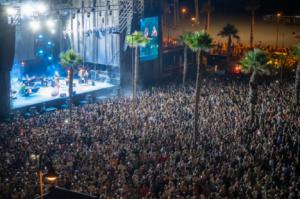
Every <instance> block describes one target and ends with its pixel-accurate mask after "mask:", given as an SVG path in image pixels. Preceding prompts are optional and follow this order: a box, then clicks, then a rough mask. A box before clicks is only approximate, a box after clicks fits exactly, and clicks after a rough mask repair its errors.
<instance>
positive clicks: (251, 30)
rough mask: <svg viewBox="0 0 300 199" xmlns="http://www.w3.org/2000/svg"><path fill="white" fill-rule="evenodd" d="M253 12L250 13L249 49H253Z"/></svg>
mask: <svg viewBox="0 0 300 199" xmlns="http://www.w3.org/2000/svg"><path fill="white" fill-rule="evenodd" d="M254 23H255V10H252V11H251V29H250V48H251V49H253V41H254Z"/></svg>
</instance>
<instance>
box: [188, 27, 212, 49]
mask: <svg viewBox="0 0 300 199" xmlns="http://www.w3.org/2000/svg"><path fill="white" fill-rule="evenodd" d="M186 44H187V45H188V47H189V48H190V49H191V50H192V51H194V52H196V51H199V50H201V51H209V50H210V48H211V47H212V38H211V36H210V35H209V34H208V33H206V32H205V31H199V32H195V33H193V34H190V35H188V37H187V40H186Z"/></svg>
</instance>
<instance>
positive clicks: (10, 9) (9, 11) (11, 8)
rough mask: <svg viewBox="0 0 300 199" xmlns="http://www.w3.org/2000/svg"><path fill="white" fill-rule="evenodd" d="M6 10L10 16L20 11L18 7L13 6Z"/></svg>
mask: <svg viewBox="0 0 300 199" xmlns="http://www.w3.org/2000/svg"><path fill="white" fill-rule="evenodd" d="M6 12H7V14H8V15H10V16H14V15H16V14H17V13H18V11H17V9H15V8H13V7H9V8H7V9H6Z"/></svg>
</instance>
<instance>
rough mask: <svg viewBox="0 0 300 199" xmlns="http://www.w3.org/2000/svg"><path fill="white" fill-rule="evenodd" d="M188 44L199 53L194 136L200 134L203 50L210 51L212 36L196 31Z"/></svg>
mask: <svg viewBox="0 0 300 199" xmlns="http://www.w3.org/2000/svg"><path fill="white" fill-rule="evenodd" d="M187 45H188V46H189V48H190V49H191V50H192V51H193V52H196V53H197V80H196V102H195V123H194V138H195V136H196V135H197V134H198V118H199V100H200V85H201V79H200V78H201V77H200V76H201V73H202V72H201V71H202V67H201V65H202V60H203V52H209V50H210V48H211V46H212V38H211V37H210V35H209V34H207V33H206V32H205V31H201V32H195V33H193V34H192V35H191V38H190V39H189V40H188V43H187Z"/></svg>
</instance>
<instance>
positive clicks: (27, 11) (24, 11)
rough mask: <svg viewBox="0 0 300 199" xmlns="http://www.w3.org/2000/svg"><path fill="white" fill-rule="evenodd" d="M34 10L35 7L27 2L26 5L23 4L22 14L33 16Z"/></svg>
mask: <svg viewBox="0 0 300 199" xmlns="http://www.w3.org/2000/svg"><path fill="white" fill-rule="evenodd" d="M33 12H34V9H33V7H32V6H31V5H29V4H25V5H24V6H22V8H21V13H22V15H25V16H31V15H33Z"/></svg>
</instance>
